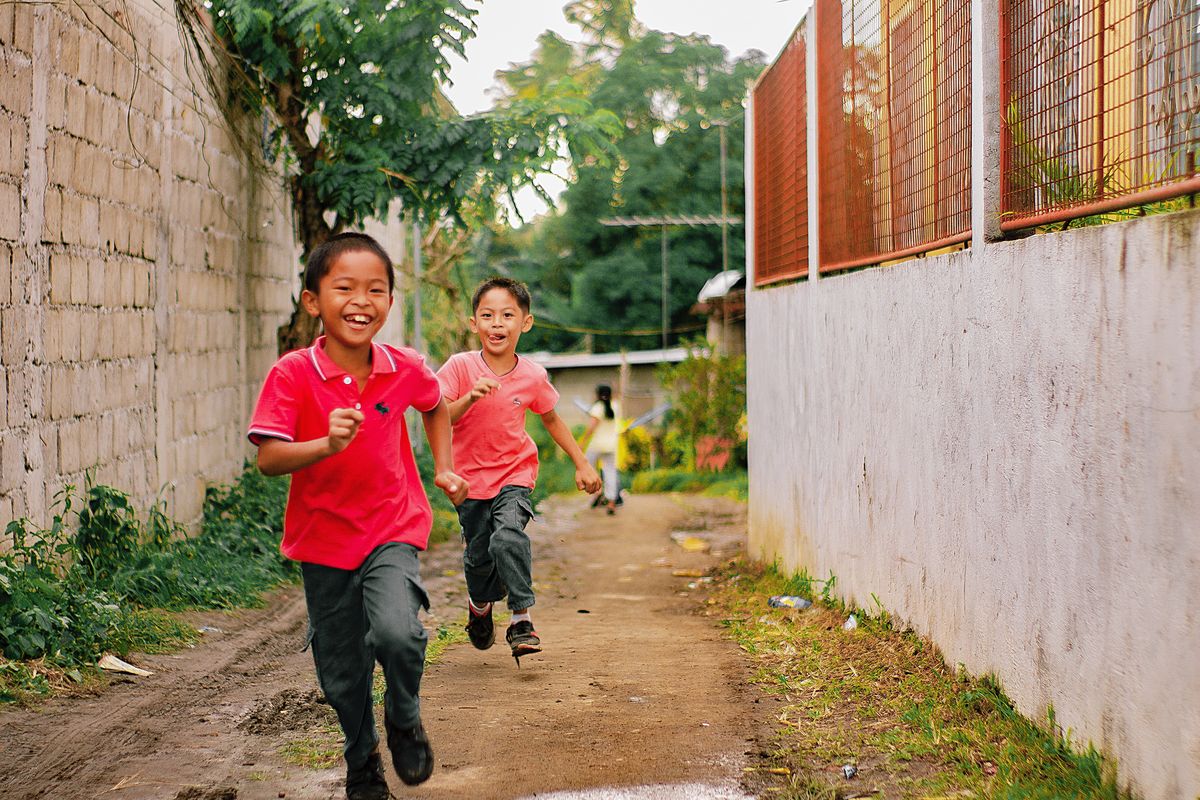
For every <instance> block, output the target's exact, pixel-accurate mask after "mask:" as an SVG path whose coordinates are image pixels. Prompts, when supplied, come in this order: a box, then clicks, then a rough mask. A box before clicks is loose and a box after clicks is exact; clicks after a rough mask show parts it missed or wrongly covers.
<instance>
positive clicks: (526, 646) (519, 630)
mask: <svg viewBox="0 0 1200 800" xmlns="http://www.w3.org/2000/svg"><path fill="white" fill-rule="evenodd" d="M504 638H505V639H506V640H507V641H508V646H509V647H511V648H512V654H513V658H515V659H517V663H518V664H519V663H521V662H520V658H521V656H527V655H530V654H532V653H540V652H542V640H541V639H539V638H538V635H537V631H535V630H534V629H533V623H532V622H530V621H529V620H527V619H523V620H521V621H520V622H514V623H513V624H512V625H509V626H508V631H507V632H506V633H505V634H504Z"/></svg>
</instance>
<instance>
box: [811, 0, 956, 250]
mask: <svg viewBox="0 0 1200 800" xmlns="http://www.w3.org/2000/svg"><path fill="white" fill-rule="evenodd" d="M816 24H817V37H816V41H817V60H818V63H820V64H821V73H820V76H819V78H818V87H817V92H818V100H817V103H818V108H819V112H818V117H819V126H820V127H819V143H820V144H819V151H818V161H819V169H820V178H819V187H820V198H821V206H820V237H819V241H820V253H821V270H822V271H827V270H837V269H845V268H848V267H855V266H862V265H866V264H873V263H879V262H881V261H886V260H888V259H892V258H900V257H903V256H906V255H911V254H914V253H919V252H923V251H927V250H931V249H935V248H937V247H942V246H945V245H949V244H953V243H955V242H962V241H966V240H967V239H969V238H970V224H971V125H970V123H971V80H970V79H971V39H970V36H971V17H970V3H969V0H817V3H816Z"/></svg>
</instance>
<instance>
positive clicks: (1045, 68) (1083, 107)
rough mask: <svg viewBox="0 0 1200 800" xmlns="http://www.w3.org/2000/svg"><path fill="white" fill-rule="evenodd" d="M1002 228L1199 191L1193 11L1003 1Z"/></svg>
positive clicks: (1144, 4) (1142, 3)
mask: <svg viewBox="0 0 1200 800" xmlns="http://www.w3.org/2000/svg"><path fill="white" fill-rule="evenodd" d="M1001 25H1002V32H1003V42H1002V48H1003V74H1002V78H1001V79H1002V82H1003V93H1004V95H1003V96H1004V109H1003V113H1004V123H1005V124H1004V127H1003V136H1004V141H1003V143H1002V147H1003V149H1002V151H1001V152H1002V165H1001V172H1002V189H1001V191H1002V207H1003V208H1002V210H1003V215H1004V216H1003V219H1002V220H1001V228H1003V229H1008V230H1011V229H1014V228H1023V227H1030V226H1035V225H1040V224H1045V223H1048V222H1054V221H1058V220H1068V219H1073V218H1076V217H1082V216H1087V215H1091V214H1097V213H1103V212H1107V211H1114V210H1117V209H1122V208H1129V207H1131V206H1135V205H1141V204H1144V203H1151V202H1156V201H1161V200H1165V199H1169V198H1172V197H1177V196H1179V195H1183V194H1188V193H1191V192H1196V191H1200V176H1198V174H1197V168H1196V162H1197V160H1198V156H1200V153H1198V151H1200V4H1197V3H1196V2H1195V0H1006V4H1005V5H1004V6H1003V7H1002V22H1001Z"/></svg>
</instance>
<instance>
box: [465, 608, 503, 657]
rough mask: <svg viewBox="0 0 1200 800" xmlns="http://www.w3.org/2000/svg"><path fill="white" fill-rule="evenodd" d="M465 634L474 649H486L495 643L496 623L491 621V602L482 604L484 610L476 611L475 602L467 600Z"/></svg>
mask: <svg viewBox="0 0 1200 800" xmlns="http://www.w3.org/2000/svg"><path fill="white" fill-rule="evenodd" d="M467 636H468V637H470V639H471V644H473V645H475V649H476V650H487V649H488V648H489V647H491V646H492V645H494V644H495V643H496V625H495V624H494V623H493V622H492V604H491V603H486V604H484V610H482V611H476V610H475V604H474V603H472V602H471V601H470V600H468V601H467Z"/></svg>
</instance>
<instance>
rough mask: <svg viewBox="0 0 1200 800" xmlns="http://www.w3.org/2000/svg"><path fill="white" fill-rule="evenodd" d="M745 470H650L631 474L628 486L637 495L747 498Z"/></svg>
mask: <svg viewBox="0 0 1200 800" xmlns="http://www.w3.org/2000/svg"><path fill="white" fill-rule="evenodd" d="M748 485H749V484H748V481H747V477H746V473H744V472H740V471H727V472H694V471H692V470H688V469H652V470H647V471H645V472H639V473H638V474H637V475H635V476H634V477H633V484H632V486H630V488H631V489H632V490H633V491H634V492H635V493H637V494H647V493H651V492H703V493H704V494H706V495H709V496H717V497H731V498H733V499H735V500H742V501H744V500H746V497H747V487H748Z"/></svg>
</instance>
